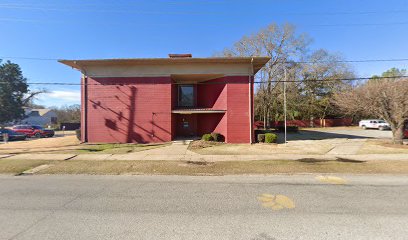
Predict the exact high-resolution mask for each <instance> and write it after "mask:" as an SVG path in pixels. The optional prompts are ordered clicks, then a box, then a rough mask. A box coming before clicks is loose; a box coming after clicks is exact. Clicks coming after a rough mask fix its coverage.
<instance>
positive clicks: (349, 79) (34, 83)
mask: <svg viewBox="0 0 408 240" xmlns="http://www.w3.org/2000/svg"><path fill="white" fill-rule="evenodd" d="M93 77H95V76H93ZM91 78H92V77H91ZM95 78H108V77H106V76H105V77H101V76H98V77H95ZM109 78H111V79H114V78H115V77H109ZM118 78H120V77H118ZM397 78H408V75H406V76H390V77H378V79H397ZM370 79H373V77H357V78H330V79H305V80H288V81H286V82H294V83H297V82H298V83H302V82H333V81H362V80H370ZM270 82H273V83H281V82H283V81H282V80H279V81H278V80H272V81H270ZM8 83H9V82H4V81H2V82H0V84H8ZM243 83H245V84H246V83H247V82H246V81H239V82H226V81H224V82H198V83H194V84H199V85H201V84H243ZM253 83H254V84H261V83H266V82H261V81H254V82H253ZM27 84H28V85H60V86H85V85H87V86H104V85H114V86H115V85H117V86H121V85H133V84H160V83H156V82H154V81H152V82H146V83H87V84H83V83H63V82H28V83H27ZM165 84H168V83H165ZM171 84H175V85H183V84H186V83H171Z"/></svg>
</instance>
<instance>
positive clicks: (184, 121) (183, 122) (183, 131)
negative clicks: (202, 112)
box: [176, 114, 197, 137]
mask: <svg viewBox="0 0 408 240" xmlns="http://www.w3.org/2000/svg"><path fill="white" fill-rule="evenodd" d="M176 133H177V134H176V135H177V137H194V136H197V115H196V114H178V115H177V132H176Z"/></svg>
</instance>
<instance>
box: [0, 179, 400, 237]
mask: <svg viewBox="0 0 408 240" xmlns="http://www.w3.org/2000/svg"><path fill="white" fill-rule="evenodd" d="M315 177H316V175H298V176H267V177H266V176H226V177H177V176H172V177H170V176H46V175H42V176H19V177H14V176H4V175H3V176H0V226H1V227H0V239H41V240H45V239H257V240H272V239H407V236H408V227H407V226H408V200H407V199H408V176H399V177H397V176H378V175H377V176H356V175H355V176H352V175H351V176H350V175H343V176H337V177H341V178H323V177H320V178H317V179H316V178H315ZM322 181H323V182H322ZM344 181H346V182H345V184H344V185H333V184H332V183H342V182H343V183H344ZM262 194H271V195H274V196H275V195H277V194H280V196H279V197H276V199H275V200H276V202H278V203H277V204H275V203H273V201H272V200H273V198H272V196H269V195H263V196H262ZM260 196H262V197H261V198H258V197H260ZM285 196H286V197H285ZM268 198H269V199H268Z"/></svg>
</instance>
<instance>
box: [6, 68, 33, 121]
mask: <svg viewBox="0 0 408 240" xmlns="http://www.w3.org/2000/svg"><path fill="white" fill-rule="evenodd" d="M28 92H29V89H28V85H27V79H26V78H25V77H24V76H23V73H22V71H21V69H20V66H19V65H18V64H15V63H11V62H10V61H7V62H4V63H2V62H1V61H0V123H6V122H9V121H13V120H15V119H21V118H22V117H23V116H24V109H23V106H24V104H25V100H26V99H25V94H27V93H28Z"/></svg>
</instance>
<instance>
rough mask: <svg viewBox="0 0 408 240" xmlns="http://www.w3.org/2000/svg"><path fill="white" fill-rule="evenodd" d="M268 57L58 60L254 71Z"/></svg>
mask: <svg viewBox="0 0 408 240" xmlns="http://www.w3.org/2000/svg"><path fill="white" fill-rule="evenodd" d="M269 60H270V58H269V57H210V58H193V57H191V58H190V57H180V58H113V59H87V60H85V59H84V60H67V59H61V60H58V62H60V63H62V64H65V65H68V66H70V67H72V68H75V69H78V70H82V69H83V67H86V66H110V65H115V66H117V65H125V66H129V65H173V64H174V65H176V64H209V63H211V64H217V63H222V64H251V62H252V64H253V67H254V73H256V72H258V71H259V70H260V69H261V68H262V67H263V66H264V65H265V64H266V63H267V62H268V61H269Z"/></svg>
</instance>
